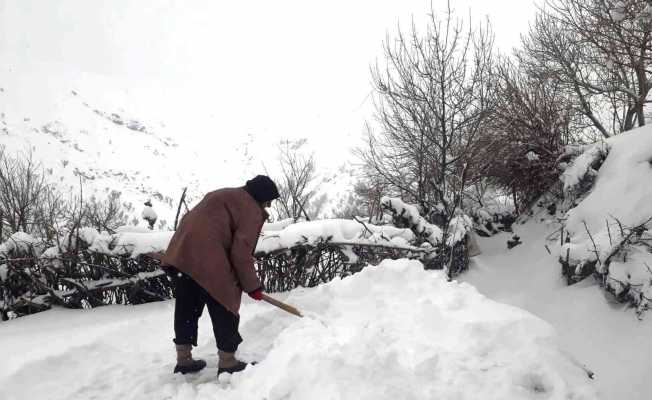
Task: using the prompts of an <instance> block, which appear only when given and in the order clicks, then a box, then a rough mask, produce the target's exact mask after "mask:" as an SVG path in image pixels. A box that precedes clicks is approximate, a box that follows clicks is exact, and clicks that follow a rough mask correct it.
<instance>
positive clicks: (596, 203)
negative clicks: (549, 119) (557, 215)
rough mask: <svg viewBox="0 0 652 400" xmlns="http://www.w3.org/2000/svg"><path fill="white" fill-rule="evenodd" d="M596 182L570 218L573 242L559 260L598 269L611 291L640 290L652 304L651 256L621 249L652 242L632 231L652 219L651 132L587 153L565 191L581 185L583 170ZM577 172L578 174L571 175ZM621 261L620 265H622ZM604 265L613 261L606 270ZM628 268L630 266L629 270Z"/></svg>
mask: <svg viewBox="0 0 652 400" xmlns="http://www.w3.org/2000/svg"><path fill="white" fill-rule="evenodd" d="M604 148H608V149H609V153H608V155H607V157H606V159H605V160H604V162H603V163H602V164H601V166H600V168H599V170H598V171H597V173H594V172H592V171H591V168H592V167H591V166H590V165H591V164H592V162H593V161H595V160H597V159H599V157H600V156H599V154H600V153H601V152H603V149H604ZM587 169H588V170H589V173H590V174H594V175H595V176H596V179H595V184H594V186H593V188H592V190H591V192H590V193H589V194H588V195H586V197H585V198H584V199H583V200H582V201H581V202H580V203H579V204H578V205H577V206H576V207H575V208H572V209H571V210H569V211H568V212H567V213H566V218H567V220H566V224H565V229H566V231H567V232H568V235H569V236H568V237H569V239H570V242H569V243H566V244H565V245H564V246H563V247H562V248H561V252H560V257H562V259H564V260H566V258H567V257H568V261H569V264H570V265H579V266H582V265H584V264H586V263H595V264H597V265H596V269H597V271H598V272H600V273H603V274H607V282H606V283H607V285H608V286H610V287H611V288H612V289H614V290H615V291H616V292H620V291H621V289H622V288H620V287H621V286H623V284H624V285H625V286H633V287H637V288H638V289H639V291H641V292H642V293H643V294H644V295H645V296H646V297H647V298H652V290H650V280H652V254H650V248H649V246H644V245H641V246H633V247H632V246H623V247H622V248H621V244H622V243H623V241H624V240H625V239H626V238H627V237H630V238H631V239H632V240H633V239H637V240H641V239H642V240H641V242H646V241H647V242H648V243H649V240H648V239H650V238H651V237H650V235H649V233H648V232H645V231H644V230H641V231H640V232H638V233H637V234H635V235H632V236H630V233H632V230H631V228H634V227H636V226H639V225H641V224H643V223H645V222H646V221H648V224H647V228H648V229H649V228H652V223H649V220H650V218H652V201H651V199H652V185H651V184H650V182H652V128H651V127H643V128H639V129H636V130H633V131H631V132H628V133H623V134H620V135H618V136H615V137H612V138H610V139H608V140H607V142H606V143H605V145H604V146H602V145H597V146H593V147H590V148H589V149H588V150H586V151H585V152H584V153H583V154H582V155H581V156H580V157H578V160H576V162H575V163H573V165H572V166H571V169H570V170H569V172H568V174H566V175H565V176H566V179H565V181H564V183H565V187H566V185H571V184H572V183H573V182H576V181H578V179H577V177H578V176H579V175H580V174H579V172H580V171H582V170H587ZM573 171H575V172H577V173H573ZM619 260H622V261H619ZM606 261H613V262H612V263H611V264H610V265H607V264H606V263H605V262H606ZM625 265H626V266H625Z"/></svg>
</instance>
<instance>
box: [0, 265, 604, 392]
mask: <svg viewBox="0 0 652 400" xmlns="http://www.w3.org/2000/svg"><path fill="white" fill-rule="evenodd" d="M284 300H285V301H287V302H289V303H291V304H294V305H296V306H298V307H299V308H300V309H301V310H302V311H303V312H304V314H305V315H306V317H304V318H302V319H299V318H296V317H294V316H291V315H288V314H285V313H283V312H281V311H280V310H278V309H275V308H272V307H271V306H269V305H267V304H264V303H262V302H260V303H253V302H251V301H249V300H248V299H247V300H246V301H245V303H244V304H243V308H242V311H241V314H242V317H243V321H242V325H241V327H242V329H241V331H242V335H243V337H244V338H245V341H244V343H243V345H242V346H241V347H240V348H239V351H238V352H239V357H241V358H243V359H245V360H257V361H258V364H257V365H255V366H252V367H249V368H247V369H246V370H245V371H243V372H241V373H238V374H234V375H231V376H223V377H220V380H219V381H217V380H216V379H215V373H216V370H217V367H216V362H215V359H214V358H213V357H211V356H209V354H214V352H215V348H214V342H213V338H212V334H211V332H210V326H209V325H210V324H209V322H208V320H207V319H204V320H202V321H201V324H200V326H201V329H202V330H201V332H200V335H199V338H200V341H199V347H198V348H197V350H196V351H195V352H194V353H195V355H197V356H198V357H202V358H206V359H207V360H208V367H207V368H206V369H205V370H203V371H201V372H200V373H198V374H197V375H194V376H180V375H173V374H171V371H172V368H173V366H174V354H173V353H174V351H173V347H172V345H171V343H170V338H169V337H170V335H171V334H172V332H171V329H172V327H171V324H172V321H171V320H170V318H171V314H170V313H171V312H172V308H170V307H171V304H170V303H167V306H165V307H162V305H161V303H158V304H153V305H147V306H144V307H143V306H137V307H135V308H132V307H130V308H129V309H128V311H124V308H121V307H114V308H108V307H106V308H103V309H98V310H93V311H92V312H88V313H86V315H80V314H79V313H77V314H74V318H75V319H74V320H73V323H74V326H75V329H74V330H71V329H70V320H69V319H65V321H67V322H66V324H65V325H66V326H64V327H62V326H61V325H62V324H61V323H60V322H59V321H61V320H63V319H62V317H61V316H59V317H58V318H51V319H40V320H38V318H41V315H39V316H35V317H34V318H33V319H29V318H25V319H24V320H25V321H20V320H19V321H15V325H14V322H12V323H11V325H10V326H9V329H8V330H6V331H5V332H7V333H8V337H7V339H8V340H3V341H0V353H2V354H3V357H4V358H5V359H6V360H7V363H3V365H2V366H0V387H1V388H3V389H4V390H6V392H5V393H8V394H9V396H8V399H19V398H48V399H52V400H56V399H70V398H95V399H116V398H122V399H125V400H127V399H145V398H147V399H161V398H165V399H179V400H181V399H183V400H192V399H200V400H201V399H206V400H208V399H216V398H219V399H224V400H228V399H238V400H239V399H270V400H272V399H276V400H279V399H285V400H304V399H331V400H335V399H356V400H358V399H374V400H383V399H388V400H389V399H391V400H395V399H460V400H464V399H478V398H482V399H485V400H491V399H496V400H498V399H500V400H510V399H518V400H523V399H540V398H546V399H575V400H582V399H596V398H597V397H596V394H595V392H594V390H593V388H592V381H591V380H589V379H588V377H587V375H586V373H585V371H584V370H583V369H582V368H581V367H579V366H578V364H577V363H576V362H575V361H573V360H571V359H570V358H569V357H568V356H566V355H565V354H564V353H563V352H562V351H560V350H559V349H558V347H557V344H556V339H555V338H554V334H553V331H552V328H551V326H549V325H548V324H547V323H545V322H544V321H542V320H540V319H538V318H536V317H534V316H533V315H531V314H529V313H527V312H525V311H522V310H520V309H518V308H515V307H511V306H506V305H503V304H500V303H497V302H494V301H492V300H489V299H487V298H486V297H484V296H482V295H480V294H479V293H478V292H477V291H476V290H475V289H474V288H473V287H472V286H470V285H468V284H464V283H457V282H447V281H446V279H445V276H444V274H443V273H440V272H434V271H424V270H423V266H422V265H421V264H420V263H419V262H415V261H406V260H399V261H385V262H383V263H382V264H381V265H379V266H377V267H372V266H370V267H367V268H365V269H363V271H362V272H360V273H358V274H355V275H353V276H351V277H348V278H345V279H342V280H337V281H333V282H331V283H329V284H326V285H323V286H320V287H317V288H313V289H298V290H295V291H293V292H291V293H290V294H289V297H288V298H286V299H284ZM163 305H165V303H163ZM140 310H146V311H147V312H145V311H140ZM61 312H63V311H61ZM71 317H73V316H72V315H69V316H68V317H67V318H71ZM84 318H85V319H84ZM37 321H41V323H39V324H38V327H39V328H40V329H32V330H29V329H22V330H21V329H20V327H21V326H28V325H27V324H29V323H31V322H37ZM82 321H86V322H84V323H82ZM3 328H4V327H3ZM19 332H21V333H22V334H19ZM66 332H70V333H68V334H67V335H66ZM71 334H72V335H73V336H74V337H73V338H72V340H71ZM33 343H54V344H56V345H55V346H36V347H35V346H33V345H31V344H33ZM19 348H20V349H27V350H29V351H26V352H25V351H22V350H21V351H20V352H18V351H17V350H16V349H19ZM166 351H167V353H166ZM60 365H66V368H63V369H61V368H60ZM80 377H81V379H80ZM116 382H120V384H116Z"/></svg>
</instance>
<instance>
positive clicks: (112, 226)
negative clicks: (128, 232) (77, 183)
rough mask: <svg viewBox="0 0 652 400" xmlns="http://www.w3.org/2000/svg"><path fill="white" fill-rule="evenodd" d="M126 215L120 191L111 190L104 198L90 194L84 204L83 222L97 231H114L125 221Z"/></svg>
mask: <svg viewBox="0 0 652 400" xmlns="http://www.w3.org/2000/svg"><path fill="white" fill-rule="evenodd" d="M127 220H128V217H127V214H126V213H125V210H124V207H123V206H122V203H121V201H120V192H118V191H116V190H112V191H111V193H109V195H108V196H107V198H105V199H98V198H97V197H96V196H91V197H90V199H89V201H88V202H86V205H85V213H84V224H85V225H88V226H92V227H93V228H95V229H97V230H98V231H107V232H109V233H115V230H116V229H117V228H118V227H120V226H122V225H125V224H126V223H127Z"/></svg>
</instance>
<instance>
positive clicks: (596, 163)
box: [560, 143, 609, 201]
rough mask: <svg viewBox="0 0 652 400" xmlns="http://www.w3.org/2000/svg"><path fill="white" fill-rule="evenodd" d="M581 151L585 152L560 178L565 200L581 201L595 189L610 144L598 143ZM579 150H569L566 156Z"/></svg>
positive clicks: (567, 167)
mask: <svg viewBox="0 0 652 400" xmlns="http://www.w3.org/2000/svg"><path fill="white" fill-rule="evenodd" d="M579 149H583V151H582V152H581V153H580V154H579V155H578V156H577V157H576V158H575V159H574V160H573V161H572V162H570V164H568V165H567V166H566V167H565V168H564V172H563V174H562V175H561V177H560V179H561V181H562V183H563V185H564V186H563V190H564V195H565V198H566V199H571V200H572V201H580V200H581V199H582V197H583V196H585V195H586V194H587V193H588V192H589V191H590V190H591V189H592V188H593V184H594V183H595V179H596V178H597V176H598V170H599V169H600V167H601V166H602V163H603V162H604V161H605V159H606V158H607V155H608V154H609V145H608V143H596V144H594V145H590V146H585V147H580V148H579ZM579 149H578V148H577V147H573V148H569V149H568V152H567V153H566V154H567V155H568V154H573V152H574V151H576V150H579Z"/></svg>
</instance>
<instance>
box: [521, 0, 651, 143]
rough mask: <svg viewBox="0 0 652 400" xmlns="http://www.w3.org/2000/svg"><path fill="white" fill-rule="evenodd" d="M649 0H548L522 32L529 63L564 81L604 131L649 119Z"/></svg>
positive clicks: (608, 132)
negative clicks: (646, 108)
mask: <svg viewBox="0 0 652 400" xmlns="http://www.w3.org/2000/svg"><path fill="white" fill-rule="evenodd" d="M650 17H651V15H650V13H649V9H648V4H647V1H645V0H626V1H625V0H624V1H618V2H614V1H607V0H548V1H546V5H545V7H544V8H543V9H542V10H541V11H540V12H539V14H538V16H537V18H536V20H535V22H534V24H533V25H532V27H531V29H530V32H529V34H528V35H527V36H526V37H525V38H524V43H523V44H524V54H525V55H527V56H528V58H527V59H525V60H526V61H528V62H529V66H530V68H532V69H534V70H537V71H538V73H539V74H541V75H544V76H547V77H548V78H550V79H553V80H555V81H558V82H559V83H560V84H562V85H563V86H562V87H563V88H564V89H565V90H566V92H567V94H568V95H569V96H572V98H573V99H574V101H573V104H574V107H575V111H577V112H578V113H580V114H581V115H583V116H584V117H585V119H586V120H587V125H589V126H591V127H592V128H594V129H595V130H596V131H597V132H599V134H600V135H602V136H603V137H609V136H611V135H613V134H616V133H619V132H623V131H627V130H630V129H633V128H635V127H636V126H643V125H645V122H646V121H645V105H646V104H647V103H648V100H647V97H648V94H649V92H650V88H652V81H651V79H652V70H651V69H650V60H651V58H650V55H651V51H652V31H651V29H652V18H650Z"/></svg>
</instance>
